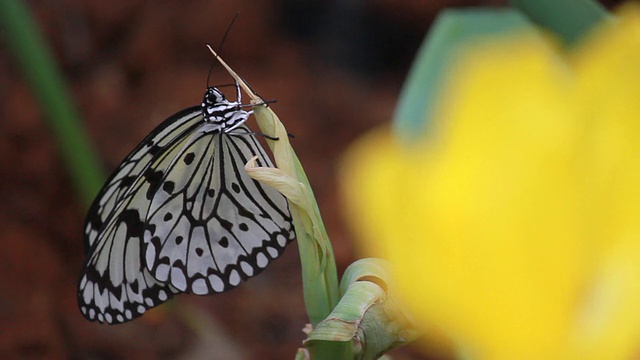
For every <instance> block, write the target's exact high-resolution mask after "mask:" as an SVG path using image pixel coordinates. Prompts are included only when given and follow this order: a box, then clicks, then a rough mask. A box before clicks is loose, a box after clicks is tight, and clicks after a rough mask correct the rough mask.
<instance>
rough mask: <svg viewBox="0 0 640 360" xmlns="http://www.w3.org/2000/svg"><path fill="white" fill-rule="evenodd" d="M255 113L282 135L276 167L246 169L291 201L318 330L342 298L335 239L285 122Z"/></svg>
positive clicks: (333, 351) (321, 351)
mask: <svg viewBox="0 0 640 360" xmlns="http://www.w3.org/2000/svg"><path fill="white" fill-rule="evenodd" d="M209 50H210V51H211V53H213V55H214V56H215V57H216V59H218V61H219V62H220V64H222V66H223V67H224V68H225V69H226V70H227V72H229V74H230V75H231V76H232V77H233V78H234V79H235V80H236V81H237V82H238V84H239V85H240V86H241V87H242V89H243V90H244V91H245V92H246V93H247V95H249V97H250V98H251V100H252V102H253V103H254V104H263V103H264V101H263V100H262V98H260V96H258V95H257V94H256V93H255V92H254V91H253V90H252V89H251V87H249V85H247V83H246V82H245V81H244V80H243V79H242V78H241V77H240V76H238V74H237V73H236V72H235V71H233V69H231V67H229V65H227V63H225V62H224V60H222V59H221V58H220V57H219V56H218V55H217V54H216V53H215V51H213V49H211V48H209ZM254 115H255V117H256V120H257V122H258V126H260V130H261V131H262V133H264V134H266V135H268V136H270V137H274V138H277V139H278V140H277V141H274V140H269V139H268V138H267V144H268V145H269V147H270V148H271V151H272V153H273V156H274V159H275V160H276V164H277V165H278V167H277V168H256V167H255V163H254V162H253V161H249V163H248V164H247V165H246V166H245V169H246V170H247V172H248V173H249V175H250V176H251V177H252V178H254V179H256V180H258V181H262V182H265V183H268V184H269V185H271V186H273V187H274V188H275V189H277V190H278V191H280V192H281V193H282V194H284V195H285V197H286V198H287V199H288V201H289V207H290V210H291V215H292V217H293V223H294V226H295V229H296V238H297V242H298V250H299V251H300V262H301V266H302V283H303V291H304V302H305V307H306V310H307V314H308V315H309V320H310V322H311V325H312V327H313V328H314V329H315V328H316V327H317V325H318V324H319V323H320V322H321V321H323V320H324V319H325V318H326V317H327V316H329V314H331V311H332V310H333V309H334V308H335V306H336V305H337V304H338V301H339V298H340V294H339V288H338V275H337V270H336V264H335V259H334V257H333V250H332V247H331V242H330V241H329V237H328V235H327V232H326V230H325V228H324V224H323V222H322V217H321V216H320V211H319V209H318V205H317V203H316V201H315V197H314V196H313V190H312V189H311V186H310V185H309V181H308V179H307V176H306V174H305V173H304V169H303V168H302V165H301V164H300V161H299V160H298V157H297V156H296V154H295V152H294V150H293V148H292V147H291V144H290V143H289V138H288V135H287V131H286V129H285V127H284V125H283V124H282V122H280V119H278V116H277V115H276V114H275V113H274V112H273V111H272V110H271V108H270V107H266V106H257V107H255V108H254ZM307 350H308V351H309V355H310V356H311V358H312V359H318V360H324V359H327V360H329V359H331V360H333V359H350V358H352V356H351V353H352V352H351V343H350V342H336V341H322V342H319V343H318V344H317V346H314V347H312V348H308V349H307ZM304 354H305V353H304V351H299V352H298V354H297V355H296V358H304V356H305V355H304Z"/></svg>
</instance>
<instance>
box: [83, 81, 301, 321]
mask: <svg viewBox="0 0 640 360" xmlns="http://www.w3.org/2000/svg"><path fill="white" fill-rule="evenodd" d="M236 89H237V91H238V100H237V101H230V100H227V99H226V98H225V96H224V95H223V94H222V93H221V92H220V91H219V90H218V89H217V88H215V87H210V88H208V89H207V90H206V92H205V96H204V100H203V102H202V104H201V105H200V106H197V107H192V108H189V109H185V110H183V111H181V112H178V113H177V114H175V115H173V116H171V117H170V118H169V119H167V120H165V121H164V122H163V123H162V124H160V125H159V126H158V127H157V128H156V129H155V130H154V131H153V132H152V133H151V134H150V135H149V136H147V138H145V139H144V140H143V141H142V142H141V143H140V144H139V145H138V146H137V147H136V148H135V149H134V150H133V151H132V152H131V153H130V154H129V155H128V156H127V157H126V158H125V159H124V161H123V162H122V163H121V164H120V166H119V167H118V169H116V171H115V172H114V174H113V175H112V176H111V178H110V179H109V180H108V181H107V183H106V184H105V186H104V187H103V189H102V190H101V192H100V193H99V195H98V197H97V198H96V200H95V201H94V203H93V205H92V206H91V208H90V210H89V213H88V215H87V219H86V221H85V250H86V253H87V260H86V262H85V265H84V269H83V272H82V274H81V279H80V283H79V288H78V303H79V305H80V310H81V312H82V313H83V315H84V316H85V317H86V318H87V319H89V320H92V321H93V320H98V321H100V322H106V323H120V322H124V321H128V320H131V319H133V318H135V317H138V316H140V315H142V314H143V313H144V312H145V311H146V310H148V309H150V308H152V307H154V306H157V305H159V304H160V303H162V302H164V301H166V300H168V299H169V298H171V297H172V296H173V295H175V294H180V293H194V294H198V295H205V294H212V293H218V292H223V291H226V290H229V289H231V288H234V287H235V286H237V285H239V283H240V282H241V281H242V280H244V279H247V278H249V277H252V276H254V275H256V274H258V273H260V272H261V271H262V270H263V269H264V268H265V267H266V266H267V265H268V264H269V263H270V262H271V261H272V260H273V259H275V258H277V257H278V256H279V255H280V254H282V252H283V251H284V248H285V246H286V245H287V244H288V243H289V242H290V241H291V240H292V239H293V238H294V237H295V232H294V229H293V225H292V222H291V215H290V213H289V209H288V205H287V201H286V199H285V198H284V196H282V195H281V194H280V193H279V192H278V191H276V190H275V189H273V188H271V187H270V186H268V185H264V184H261V183H259V182H257V181H255V180H253V179H251V178H250V177H249V175H248V174H247V173H246V171H245V170H244V164H246V163H247V162H248V161H249V159H251V158H253V157H254V156H257V157H258V165H259V166H273V164H272V163H271V160H270V159H269V157H268V155H267V154H266V152H265V151H264V149H263V148H262V146H261V145H260V143H259V142H258V141H257V139H256V137H255V134H254V133H253V132H252V131H251V130H249V129H248V128H247V127H246V126H244V123H245V122H246V121H247V119H248V118H249V116H250V115H251V114H252V113H253V111H245V110H243V107H244V106H245V105H242V104H241V103H240V90H239V87H238V86H237V85H236Z"/></svg>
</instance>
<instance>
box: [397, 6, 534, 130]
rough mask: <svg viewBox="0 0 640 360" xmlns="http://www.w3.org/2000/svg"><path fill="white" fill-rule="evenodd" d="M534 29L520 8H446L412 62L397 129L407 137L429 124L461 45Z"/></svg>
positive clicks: (398, 112) (401, 95) (401, 102)
mask: <svg viewBox="0 0 640 360" xmlns="http://www.w3.org/2000/svg"><path fill="white" fill-rule="evenodd" d="M522 29H529V30H535V28H533V27H532V25H531V24H530V23H529V22H528V20H527V19H526V18H525V17H524V16H522V15H521V14H520V13H519V12H517V11H514V10H508V9H500V10H496V9H462V10H445V11H443V12H442V13H440V15H438V18H437V19H436V21H435V22H434V24H433V25H432V28H431V30H430V31H429V34H428V35H427V37H426V39H425V41H424V42H423V43H422V46H421V47H420V50H419V51H418V55H417V56H416V59H415V60H414V62H413V65H412V67H411V70H410V71H409V76H408V77H407V80H406V82H405V84H404V87H403V89H402V93H401V94H400V99H399V100H398V107H397V108H396V112H395V114H394V130H395V131H396V133H397V134H398V135H399V136H400V137H401V138H402V139H403V140H405V141H412V140H414V139H416V138H417V137H418V136H420V135H421V134H422V133H423V132H424V131H425V130H426V129H427V126H428V124H429V117H430V116H431V111H432V109H433V105H434V104H435V103H436V101H437V94H438V93H439V91H440V87H441V83H442V78H443V76H445V75H446V74H447V72H448V66H449V65H450V64H451V61H452V59H453V58H454V56H455V54H456V50H457V49H459V47H460V46H462V45H465V44H468V43H469V42H472V41H473V40H477V39H478V37H480V36H486V35H492V34H503V33H509V32H513V31H515V30H522Z"/></svg>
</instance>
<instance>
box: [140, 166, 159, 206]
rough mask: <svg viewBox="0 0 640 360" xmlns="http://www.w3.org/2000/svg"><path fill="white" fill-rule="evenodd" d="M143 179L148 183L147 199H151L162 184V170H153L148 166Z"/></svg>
mask: <svg viewBox="0 0 640 360" xmlns="http://www.w3.org/2000/svg"><path fill="white" fill-rule="evenodd" d="M143 176H144V179H145V180H146V181H147V182H148V183H149V189H147V194H146V197H147V200H151V199H153V195H155V193H156V192H157V191H158V189H159V188H160V185H161V184H162V178H163V176H164V174H163V172H162V171H155V170H153V169H151V168H148V169H147V170H146V171H145V172H144V174H143Z"/></svg>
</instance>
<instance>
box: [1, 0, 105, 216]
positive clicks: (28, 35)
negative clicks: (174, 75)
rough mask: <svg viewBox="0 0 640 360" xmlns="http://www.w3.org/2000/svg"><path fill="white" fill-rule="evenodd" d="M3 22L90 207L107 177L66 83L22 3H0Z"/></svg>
mask: <svg viewBox="0 0 640 360" xmlns="http://www.w3.org/2000/svg"><path fill="white" fill-rule="evenodd" d="M0 21H2V24H3V27H4V34H5V38H6V41H7V43H8V45H9V47H10V48H11V50H12V51H13V53H14V55H15V58H16V59H17V62H18V64H19V65H20V66H21V67H22V71H23V73H24V76H25V78H26V80H27V82H28V83H29V85H30V86H31V89H32V91H33V93H34V95H35V97H36V99H37V101H38V102H39V104H40V106H41V107H42V110H43V112H44V113H45V118H46V119H47V120H48V121H49V126H50V128H51V130H52V131H53V133H54V135H55V137H56V140H57V142H58V146H59V147H60V150H61V151H62V155H63V158H64V160H65V162H66V164H67V166H68V167H69V170H70V172H71V177H72V179H73V182H74V183H75V186H76V188H77V189H78V192H79V195H80V197H81V198H82V200H84V201H85V203H87V204H88V203H90V202H91V201H92V200H93V197H94V196H95V194H96V193H97V192H98V190H99V189H100V187H101V186H102V183H103V181H104V179H105V176H104V173H103V172H102V169H101V168H100V167H99V166H98V163H99V162H98V161H97V157H96V156H95V154H94V152H93V149H92V147H91V146H90V144H89V142H88V141H87V137H86V134H85V132H84V129H83V127H82V125H81V121H80V119H79V117H78V115H77V112H76V110H75V108H74V107H73V105H72V101H71V97H70V96H69V93H68V91H67V88H66V86H65V83H64V80H63V79H62V77H61V75H60V73H59V72H58V71H57V69H56V67H55V63H54V60H53V59H52V56H51V55H50V53H49V50H48V49H47V47H46V45H45V42H44V40H43V39H42V37H41V35H40V33H39V31H38V28H37V26H36V24H35V22H34V20H33V18H32V17H31V15H30V14H29V10H28V9H27V7H26V6H25V4H24V3H23V2H22V1H20V0H2V1H0Z"/></svg>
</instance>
